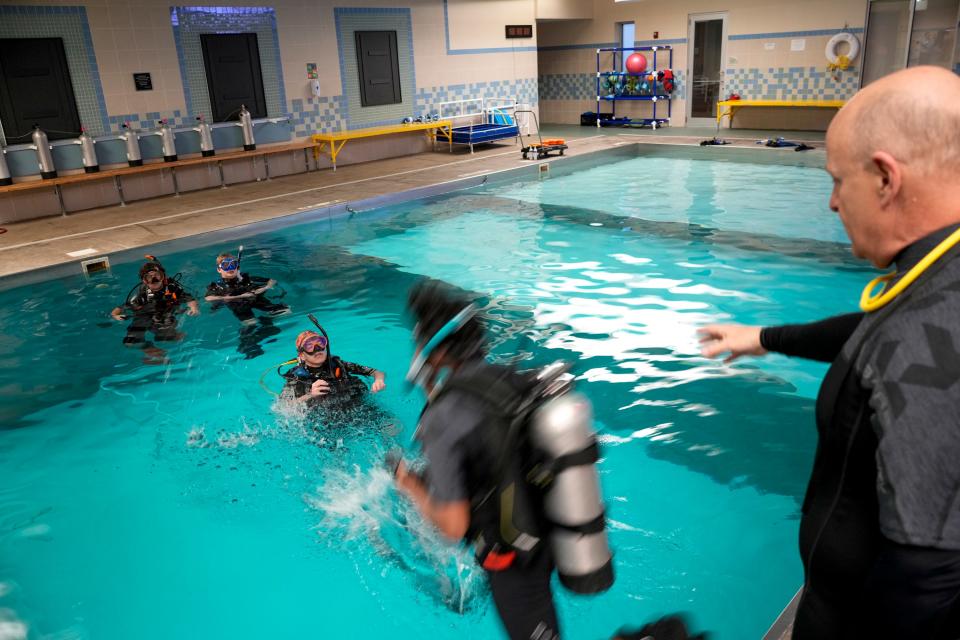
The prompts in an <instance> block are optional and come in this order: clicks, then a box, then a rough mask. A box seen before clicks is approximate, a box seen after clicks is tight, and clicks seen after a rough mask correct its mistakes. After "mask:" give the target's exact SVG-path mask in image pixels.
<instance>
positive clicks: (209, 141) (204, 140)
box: [195, 116, 217, 158]
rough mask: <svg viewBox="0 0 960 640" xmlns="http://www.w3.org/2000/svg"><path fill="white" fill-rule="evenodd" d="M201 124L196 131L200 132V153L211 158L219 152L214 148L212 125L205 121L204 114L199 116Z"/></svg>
mask: <svg viewBox="0 0 960 640" xmlns="http://www.w3.org/2000/svg"><path fill="white" fill-rule="evenodd" d="M197 120H198V121H199V124H198V125H197V126H196V129H195V130H196V132H197V133H198V134H200V155H202V156H203V157H204V158H209V157H210V156H214V155H216V154H217V152H216V150H215V149H214V148H213V131H212V130H211V129H210V125H209V124H207V123H206V121H204V119H203V116H197Z"/></svg>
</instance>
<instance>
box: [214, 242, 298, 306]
mask: <svg viewBox="0 0 960 640" xmlns="http://www.w3.org/2000/svg"><path fill="white" fill-rule="evenodd" d="M217 272H218V273H219V274H220V277H219V278H218V279H217V280H215V281H214V282H211V283H210V284H209V285H208V286H207V293H206V296H205V299H206V300H207V301H208V302H211V303H212V306H213V308H214V309H217V308H219V306H220V305H224V306H226V307H227V308H228V309H230V311H231V312H232V313H233V315H234V316H236V317H237V320H240V321H241V322H248V321H250V320H253V319H254V314H253V311H254V309H256V310H258V311H265V312H267V313H270V314H274V315H276V314H278V313H283V312H284V311H287V310H288V309H289V307H287V305H285V304H278V303H275V302H270V300H268V299H267V297H266V296H265V295H264V294H265V292H266V291H267V290H268V289H270V288H271V287H272V286H273V285H275V284H276V281H275V280H272V279H270V278H261V277H259V276H251V275H250V274H248V273H242V272H241V271H240V261H239V260H238V259H237V258H236V257H234V256H233V255H231V254H228V253H222V254H220V255H219V256H217Z"/></svg>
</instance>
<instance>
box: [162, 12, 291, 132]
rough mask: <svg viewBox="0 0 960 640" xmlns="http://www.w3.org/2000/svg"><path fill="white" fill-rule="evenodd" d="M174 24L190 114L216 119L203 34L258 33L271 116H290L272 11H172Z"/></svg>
mask: <svg viewBox="0 0 960 640" xmlns="http://www.w3.org/2000/svg"><path fill="white" fill-rule="evenodd" d="M170 22H171V26H172V28H173V39H174V42H175V43H176V47H177V57H178V58H179V60H180V74H181V76H182V81H183V95H184V100H185V102H186V111H187V112H188V113H192V114H202V115H203V116H204V117H205V118H206V119H207V120H208V121H212V119H213V111H212V110H211V108H210V92H209V90H208V88H207V72H206V68H205V66H204V63H203V49H202V47H201V45H200V34H202V33H256V34H257V48H258V49H259V52H260V71H261V73H262V75H263V93H264V98H265V99H266V102H267V115H268V116H280V115H284V114H286V113H287V98H286V96H285V95H284V89H283V69H282V64H281V62H280V39H279V36H278V35H277V18H276V14H275V13H274V10H273V8H272V7H170Z"/></svg>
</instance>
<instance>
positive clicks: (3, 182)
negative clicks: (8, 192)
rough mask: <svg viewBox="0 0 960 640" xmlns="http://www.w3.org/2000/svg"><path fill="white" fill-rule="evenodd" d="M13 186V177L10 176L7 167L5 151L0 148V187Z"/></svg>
mask: <svg viewBox="0 0 960 640" xmlns="http://www.w3.org/2000/svg"><path fill="white" fill-rule="evenodd" d="M10 184H13V176H11V175H10V167H8V166H7V150H6V148H4V147H0V187H5V186H7V185H10Z"/></svg>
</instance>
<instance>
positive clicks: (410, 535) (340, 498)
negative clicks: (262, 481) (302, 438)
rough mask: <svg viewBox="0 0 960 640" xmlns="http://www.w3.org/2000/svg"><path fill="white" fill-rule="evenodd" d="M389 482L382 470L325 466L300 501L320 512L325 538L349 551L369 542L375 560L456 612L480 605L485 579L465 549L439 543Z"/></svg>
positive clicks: (483, 594)
mask: <svg viewBox="0 0 960 640" xmlns="http://www.w3.org/2000/svg"><path fill="white" fill-rule="evenodd" d="M392 487H393V479H392V478H391V477H390V474H389V473H387V471H386V470H384V469H376V468H375V469H366V470H364V469H361V467H360V466H359V465H353V466H352V467H351V468H350V469H331V470H329V471H328V472H327V473H326V474H325V477H324V482H323V484H322V485H321V486H320V487H318V488H317V489H316V491H315V492H314V493H313V494H311V495H307V496H305V500H306V502H307V504H308V505H309V506H310V507H312V508H313V509H316V510H317V511H319V512H320V513H321V514H322V515H321V519H320V522H319V523H318V524H317V530H318V533H320V535H322V536H324V537H325V539H326V540H327V541H328V542H329V543H331V544H342V545H345V546H346V547H347V548H348V549H349V550H350V551H351V552H354V553H356V552H357V551H359V547H362V546H365V545H369V548H372V549H373V551H374V552H375V553H376V554H377V555H378V556H380V558H381V562H382V561H383V560H385V561H386V562H387V563H388V564H390V565H393V566H396V567H399V568H401V569H403V570H405V571H407V572H408V573H409V574H410V575H411V576H412V577H413V580H414V582H415V583H416V584H417V586H418V589H419V590H420V591H421V592H423V593H425V594H426V595H428V596H430V597H431V598H433V599H435V600H438V601H440V602H442V603H443V604H444V605H445V606H446V607H447V608H449V609H451V610H453V611H455V612H456V613H461V614H462V613H466V612H467V611H470V610H474V609H477V608H479V607H483V606H484V605H485V602H486V598H485V596H486V583H485V582H484V580H483V579H482V573H483V572H482V571H481V570H480V569H479V568H477V566H476V564H475V563H474V561H473V557H472V555H471V553H470V551H469V550H468V549H465V548H463V547H461V546H459V545H450V544H449V543H446V542H444V541H443V540H442V539H441V538H440V537H439V535H438V534H437V532H436V530H435V529H434V528H433V527H432V526H431V525H429V524H428V523H427V522H426V521H425V520H424V519H423V518H422V517H421V516H420V514H419V513H418V512H417V510H416V508H415V507H414V506H413V505H412V504H411V503H410V502H409V501H407V500H404V499H402V498H398V499H395V498H394V497H393V496H395V495H396V494H395V492H394V491H393V490H392ZM358 541H359V542H362V543H365V545H359V546H358V545H357V544H356V543H357V542H358ZM355 559H356V560H359V559H358V558H355ZM357 566H358V569H359V566H360V563H359V562H358V563H357Z"/></svg>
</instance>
